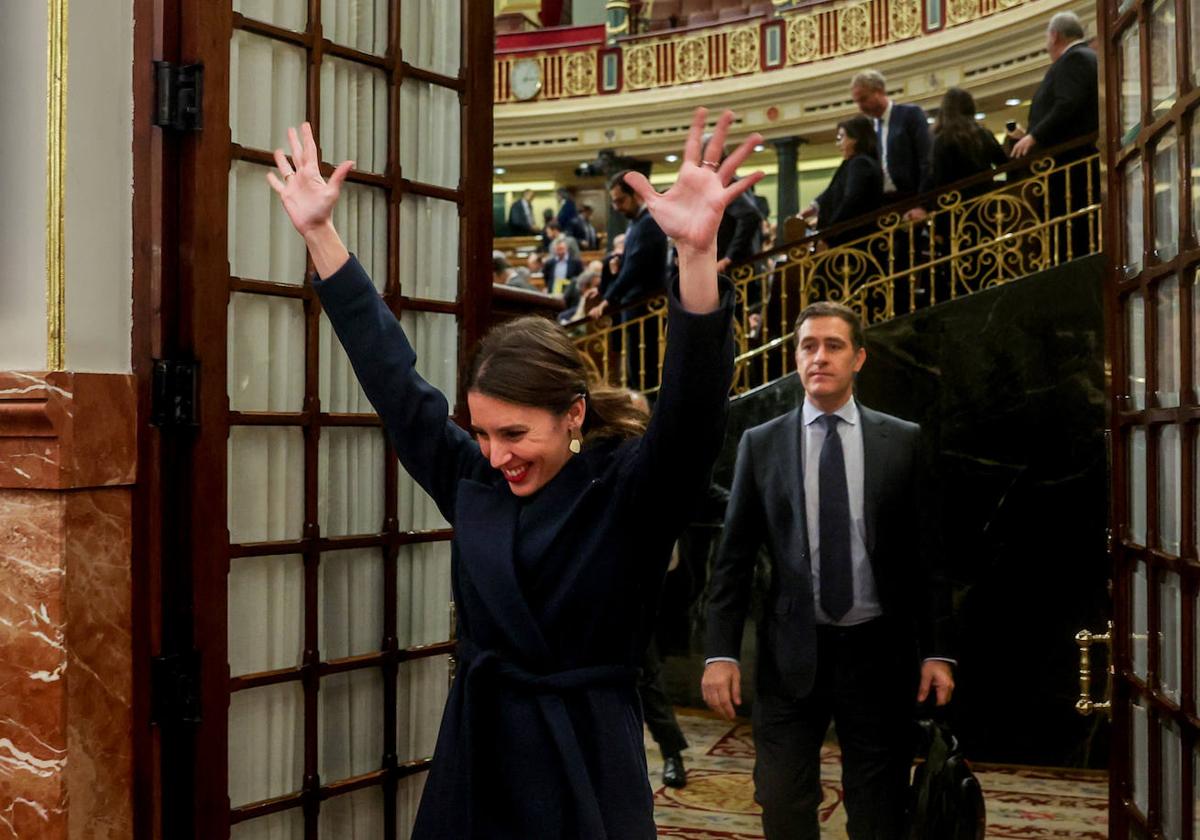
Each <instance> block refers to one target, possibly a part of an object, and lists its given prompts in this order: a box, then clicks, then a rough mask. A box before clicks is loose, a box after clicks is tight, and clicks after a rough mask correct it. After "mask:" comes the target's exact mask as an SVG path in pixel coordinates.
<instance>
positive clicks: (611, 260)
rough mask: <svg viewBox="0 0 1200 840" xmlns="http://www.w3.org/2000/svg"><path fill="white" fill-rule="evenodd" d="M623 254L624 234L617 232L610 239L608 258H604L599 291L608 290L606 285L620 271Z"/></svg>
mask: <svg viewBox="0 0 1200 840" xmlns="http://www.w3.org/2000/svg"><path fill="white" fill-rule="evenodd" d="M624 256H625V234H623V233H618V234H617V235H616V236H614V237H613V239H612V250H611V251H609V252H608V258H607V259H605V260H604V269H603V271H602V272H601V274H600V291H601V293H603V292H605V291H607V290H608V286H609V284H610V283H612V281H613V280H614V279H615V278H616V276H617V275H618V274H620V273H621V260H622V258H624Z"/></svg>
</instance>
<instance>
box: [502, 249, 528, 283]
mask: <svg viewBox="0 0 1200 840" xmlns="http://www.w3.org/2000/svg"><path fill="white" fill-rule="evenodd" d="M492 282H493V283H494V284H496V285H498V286H514V287H516V288H518V289H532V288H533V284H532V283H530V282H529V272H528V271H527V270H526V269H523V268H522V269H516V268H512V267H510V266H509V264H508V259H507V258H506V257H505V256H504V252H503V251H492Z"/></svg>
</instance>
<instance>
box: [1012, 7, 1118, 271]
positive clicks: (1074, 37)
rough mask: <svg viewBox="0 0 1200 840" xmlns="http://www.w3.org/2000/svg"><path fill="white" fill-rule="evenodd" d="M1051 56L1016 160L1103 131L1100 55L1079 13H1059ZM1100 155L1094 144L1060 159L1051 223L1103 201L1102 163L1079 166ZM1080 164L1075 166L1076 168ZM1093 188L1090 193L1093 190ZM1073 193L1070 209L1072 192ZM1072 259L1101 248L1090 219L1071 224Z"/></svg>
mask: <svg viewBox="0 0 1200 840" xmlns="http://www.w3.org/2000/svg"><path fill="white" fill-rule="evenodd" d="M1046 51H1047V52H1048V53H1049V54H1050V69H1048V70H1047V71H1046V75H1045V76H1044V77H1043V78H1042V83H1041V84H1040V85H1039V86H1038V89H1037V92H1036V93H1034V94H1033V101H1032V102H1030V104H1029V127H1028V128H1027V129H1022V128H1021V127H1019V126H1018V127H1017V128H1016V129H1015V130H1013V131H1010V132H1009V133H1008V138H1009V140H1010V141H1013V147H1012V152H1011V155H1012V156H1013V157H1014V158H1020V157H1025V156H1026V155H1029V154H1031V153H1032V152H1033V151H1034V149H1035V148H1041V149H1049V148H1051V147H1053V146H1058V145H1061V144H1063V143H1067V142H1070V141H1071V140H1074V139H1076V138H1078V137H1086V136H1087V135H1089V134H1095V133H1096V132H1097V131H1098V130H1099V128H1100V89H1099V81H1098V73H1097V60H1096V52H1095V50H1093V49H1092V48H1091V47H1089V46H1088V44H1087V41H1086V39H1085V37H1084V32H1083V24H1082V23H1080V21H1079V18H1078V17H1077V16H1076V15H1075V13H1074V12H1059V13H1058V14H1056V15H1055V16H1054V17H1052V18H1050V24H1049V26H1047V27H1046ZM1095 153H1096V147H1095V145H1093V144H1090V143H1089V144H1086V145H1082V146H1077V147H1076V148H1074V149H1068V150H1066V151H1063V152H1059V153H1058V154H1056V155H1055V156H1054V163H1055V165H1056V166H1057V167H1067V168H1066V170H1065V172H1060V173H1055V174H1054V175H1051V176H1050V179H1049V183H1048V186H1049V189H1048V190H1047V192H1048V193H1049V201H1048V204H1047V213H1048V214H1049V218H1050V219H1055V218H1059V217H1061V216H1063V215H1065V214H1066V213H1067V212H1068V211H1075V210H1079V209H1081V208H1083V207H1085V206H1087V205H1088V204H1089V203H1095V202H1099V201H1100V170H1099V167H1098V165H1097V164H1081V163H1074V162H1075V161H1079V160H1082V159H1083V158H1086V157H1089V156H1090V155H1093V154H1095ZM1073 163H1074V165H1072V164H1073ZM1089 185H1090V187H1091V190H1090V194H1089V189H1088V187H1089ZM1068 186H1069V188H1070V194H1071V198H1070V202H1069V206H1068V201H1067V189H1068ZM1070 229H1071V236H1070V242H1071V251H1070V254H1069V256H1070V257H1072V258H1074V257H1079V256H1084V255H1086V254H1088V253H1090V252H1091V250H1093V246H1094V245H1096V244H1097V243H1096V242H1095V241H1094V239H1093V237H1092V236H1091V234H1090V233H1089V224H1088V216H1087V215H1083V216H1079V217H1077V218H1075V219H1073V220H1072V221H1071V222H1070ZM1067 256H1068V253H1067V237H1066V236H1062V237H1060V239H1059V259H1060V260H1062V261H1065V260H1066V258H1067Z"/></svg>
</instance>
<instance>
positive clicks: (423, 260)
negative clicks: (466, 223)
mask: <svg viewBox="0 0 1200 840" xmlns="http://www.w3.org/2000/svg"><path fill="white" fill-rule="evenodd" d="M458 234H459V218H458V205H457V204H455V203H454V202H452V201H442V200H440V199H436V198H426V197H425V196H420V195H414V194H412V193H410V194H408V195H406V196H404V199H403V200H402V201H401V202H400V288H401V290H402V291H403V292H404V294H405V295H407V296H408V297H415V298H426V299H430V300H456V299H457V298H458Z"/></svg>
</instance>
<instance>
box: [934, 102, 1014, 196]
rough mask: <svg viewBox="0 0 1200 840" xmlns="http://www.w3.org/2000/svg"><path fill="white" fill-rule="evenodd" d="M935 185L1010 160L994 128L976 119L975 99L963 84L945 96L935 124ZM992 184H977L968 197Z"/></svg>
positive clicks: (977, 193)
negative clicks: (981, 123) (993, 133)
mask: <svg viewBox="0 0 1200 840" xmlns="http://www.w3.org/2000/svg"><path fill="white" fill-rule="evenodd" d="M932 157H933V160H932V166H931V173H930V174H931V180H932V183H931V187H932V188H933V189H940V188H942V187H944V186H946V185H948V184H952V183H954V182H955V181H961V180H962V179H963V178H970V177H971V176H972V175H978V174H979V173H980V172H986V171H987V170H989V169H991V168H992V167H994V166H999V165H1001V164H1002V163H1006V162H1007V161H1008V155H1006V154H1005V153H1004V149H1003V148H1001V147H1000V144H999V143H998V142H996V138H995V137H993V136H992V134H991V132H990V131H988V130H987V129H986V128H984V127H983V126H981V125H980V124H979V123H978V122H976V120H975V99H974V97H972V96H971V94H970V93H968V92H967V91H965V90H963V89H962V88H956V87H952V88H950V89H949V90H947V91H946V93H945V95H944V96H943V97H942V105H941V108H940V109H939V110H938V115H937V120H936V122H935V123H934V126H933V155H932ZM989 187H990V185H989V184H987V183H983V184H977V185H975V186H974V187H971V188H969V189H968V190H965V191H964V197H967V196H972V195H979V194H980V193H984V192H987V190H988V189H989Z"/></svg>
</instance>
